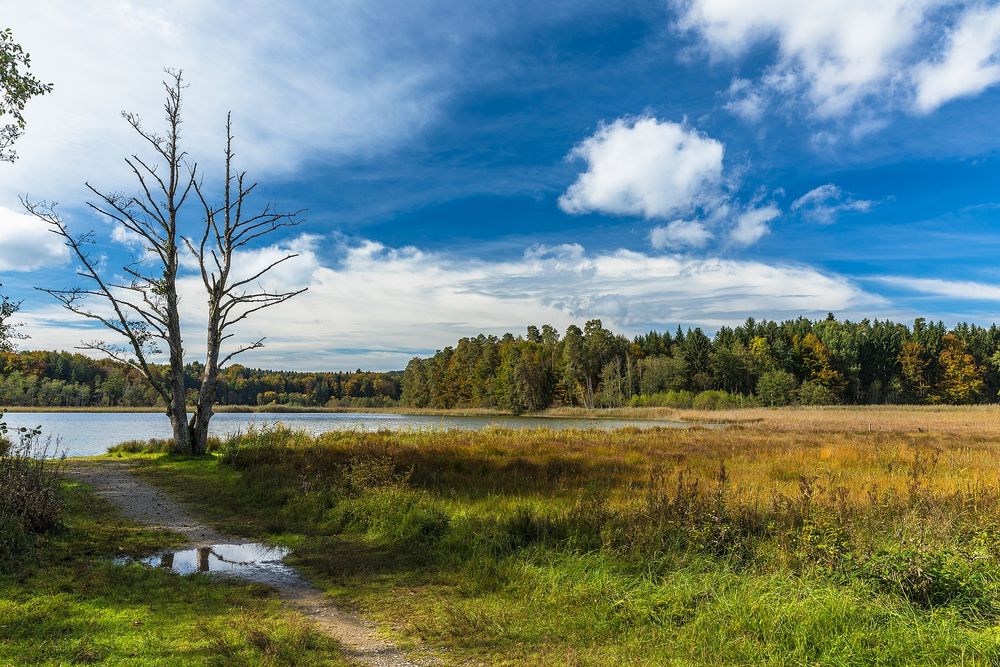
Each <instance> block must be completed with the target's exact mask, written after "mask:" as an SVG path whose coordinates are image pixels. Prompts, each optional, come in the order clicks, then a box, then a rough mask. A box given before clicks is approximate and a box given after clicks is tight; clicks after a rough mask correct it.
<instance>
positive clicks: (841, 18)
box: [673, 0, 1000, 120]
mask: <svg viewBox="0 0 1000 667" xmlns="http://www.w3.org/2000/svg"><path fill="white" fill-rule="evenodd" d="M673 4H674V5H675V7H677V8H678V10H679V12H680V18H679V21H678V26H679V27H680V28H681V29H682V30H688V31H692V32H694V33H695V34H697V35H699V36H700V38H701V40H702V44H703V46H704V47H705V50H707V51H708V52H709V54H710V55H711V57H712V58H714V59H720V58H735V57H738V56H741V55H744V54H746V53H747V52H748V51H749V50H750V49H751V47H753V46H755V45H757V44H759V43H773V44H776V45H777V58H776V60H775V61H774V62H773V63H772V64H771V65H770V66H769V67H768V68H767V69H766V70H765V71H764V73H763V74H762V75H761V76H760V78H759V79H758V80H757V81H756V82H754V83H753V85H750V84H747V83H745V82H744V81H743V80H741V79H737V80H736V81H734V85H733V87H732V88H731V90H730V102H729V103H728V104H727V108H728V109H730V110H731V111H733V112H734V113H737V114H738V115H741V116H743V117H744V118H748V119H750V120H753V119H754V118H758V119H759V118H760V117H761V116H762V112H761V111H760V109H761V108H762V107H763V106H764V105H766V103H767V100H768V98H769V97H770V96H774V95H779V96H782V97H784V98H788V97H801V98H802V99H803V100H804V101H805V102H806V103H807V104H808V105H809V106H810V107H811V108H812V110H813V112H814V113H815V114H816V116H817V117H819V118H821V119H830V118H836V117H840V116H844V115H846V114H849V113H851V112H853V111H856V110H857V109H858V108H859V107H860V106H861V105H862V104H863V103H864V102H866V101H870V100H874V101H876V102H877V103H878V104H879V105H881V106H885V105H892V104H896V103H905V104H912V105H913V108H914V109H915V110H918V111H923V112H926V111H930V110H933V109H934V108H937V106H939V105H940V104H943V103H944V102H946V101H948V100H950V99H953V98H955V97H959V96H963V95H973V94H976V93H978V92H980V91H982V90H984V89H985V88H986V87H988V86H990V85H992V84H994V83H996V82H997V81H1000V71H998V70H997V63H996V55H997V48H998V45H997V37H998V35H1000V23H998V17H1000V11H998V8H997V7H996V6H993V7H989V6H987V5H985V4H973V5H972V6H968V5H967V3H964V2H960V1H959V0H880V1H879V2H871V1H870V0H814V1H813V2H799V1H797V0H758V1H756V2H743V1H742V0H674V3H673ZM956 16H958V19H957V21H955V20H947V19H954V17H956ZM942 32H943V33H944V34H945V36H946V39H945V40H944V43H945V44H946V46H945V47H944V52H943V54H942V55H940V57H934V58H931V59H930V61H929V62H924V61H927V60H928V58H927V54H928V53H935V52H936V51H937V50H938V49H940V48H941V39H940V36H941V33H942ZM908 80H910V81H908ZM894 96H895V97H896V98H898V99H894ZM914 98H915V101H912V102H911V101H909V100H913V99H914Z"/></svg>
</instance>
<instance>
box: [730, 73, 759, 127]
mask: <svg viewBox="0 0 1000 667" xmlns="http://www.w3.org/2000/svg"><path fill="white" fill-rule="evenodd" d="M726 96H727V97H728V98H729V101H728V102H726V104H725V109H726V111H729V112H730V113H732V114H734V115H736V116H739V117H740V118H742V119H743V120H745V121H747V122H749V123H756V122H757V121H759V120H760V119H761V118H762V117H763V116H764V111H765V110H766V109H767V99H766V96H765V94H764V92H763V91H762V90H761V87H759V86H755V85H754V84H753V83H752V82H751V81H748V80H746V79H733V82H732V84H730V86H729V90H728V91H727V92H726Z"/></svg>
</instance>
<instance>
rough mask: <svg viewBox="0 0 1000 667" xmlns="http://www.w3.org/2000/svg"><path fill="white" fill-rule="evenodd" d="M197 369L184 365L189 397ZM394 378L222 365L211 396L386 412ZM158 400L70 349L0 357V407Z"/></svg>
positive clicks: (122, 369) (116, 369)
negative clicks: (381, 408)
mask: <svg viewBox="0 0 1000 667" xmlns="http://www.w3.org/2000/svg"><path fill="white" fill-rule="evenodd" d="M201 373H202V368H201V364H199V363H197V362H196V363H193V364H188V366H187V367H186V368H185V376H186V385H187V387H188V391H189V394H190V395H191V397H192V400H193V397H194V395H195V393H196V392H197V389H198V386H199V378H200V377H201ZM400 392H401V388H400V373H374V372H366V371H361V370H358V371H355V372H353V373H351V372H340V373H303V372H296V371H271V370H260V369H254V368H247V367H245V366H241V365H239V364H233V365H230V366H227V367H226V368H225V369H223V370H222V371H221V373H220V377H219V386H218V389H217V391H216V395H217V398H218V402H219V403H220V404H223V405H292V406H304V407H318V406H328V407H336V406H344V407H384V406H386V405H392V404H394V403H395V402H396V401H397V400H398V399H399V396H400ZM160 403H161V401H160V400H159V396H157V394H156V392H155V391H153V389H152V388H151V387H150V386H149V384H148V383H147V382H146V381H145V379H144V378H143V377H142V376H141V375H140V374H139V373H138V371H136V370H134V369H131V368H129V367H128V366H125V365H124V364H121V363H118V362H116V361H111V360H109V359H92V358H90V357H86V356H84V355H82V354H70V353H68V352H45V351H32V352H3V353H0V405H5V406H37V407H43V406H44V407H143V406H155V405H159V404H160Z"/></svg>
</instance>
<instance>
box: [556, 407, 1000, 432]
mask: <svg viewBox="0 0 1000 667" xmlns="http://www.w3.org/2000/svg"><path fill="white" fill-rule="evenodd" d="M545 415H546V416H550V417H613V418H622V419H673V420H681V421H689V422H698V423H704V424H739V425H742V426H745V427H751V428H758V429H760V430H763V431H772V430H780V431H817V432H818V431H828V432H845V433H860V432H868V431H889V432H894V433H909V432H915V433H919V432H939V433H953V434H985V435H1000V405H940V406H932V405H868V406H853V405H852V406H825V407H786V408H741V409H736V410H690V409H686V410H685V409H676V408H612V409H603V410H586V409H583V408H553V409H551V410H548V411H546V413H545Z"/></svg>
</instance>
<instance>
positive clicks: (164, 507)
mask: <svg viewBox="0 0 1000 667" xmlns="http://www.w3.org/2000/svg"><path fill="white" fill-rule="evenodd" d="M129 467H130V466H129V463H128V462H126V461H108V462H102V463H71V464H69V465H68V466H67V470H66V474H67V475H68V476H69V477H71V478H73V479H75V480H78V481H81V482H85V483H87V484H89V485H90V486H91V487H92V488H93V489H94V491H95V492H96V493H97V494H98V495H99V496H101V497H103V498H106V499H107V500H109V501H110V502H111V503H112V504H114V505H115V507H117V508H118V509H119V510H120V511H121V513H122V515H123V516H124V517H125V518H127V519H129V520H131V521H134V522H135V523H139V524H142V525H144V526H148V527H150V528H158V529H163V530H172V531H175V532H178V533H181V534H182V535H184V536H185V537H186V538H187V540H188V543H189V544H188V546H191V547H202V546H209V545H215V544H241V543H246V542H247V540H241V539H238V538H234V537H232V536H227V535H224V534H222V533H219V532H218V531H216V530H213V529H212V528H210V527H208V526H206V525H204V524H202V523H200V522H199V521H198V520H197V519H195V518H194V517H192V516H191V514H190V513H188V511H187V510H186V509H185V508H184V507H183V506H182V505H181V504H180V503H178V502H177V501H175V500H173V499H172V498H170V497H169V496H167V495H166V494H164V493H163V492H162V491H160V490H159V489H156V488H155V487H153V486H150V485H149V484H148V483H147V482H145V481H143V480H142V479H140V478H139V477H138V476H136V475H134V474H132V473H131V472H130V470H129ZM284 569H285V572H284V573H279V574H277V575H276V574H275V573H273V572H272V573H267V574H266V576H264V577H262V578H255V577H249V578H250V579H252V580H254V581H259V582H261V583H266V584H268V585H269V586H272V587H273V588H275V589H276V590H277V592H278V594H279V595H280V596H281V599H282V600H284V601H285V602H286V603H288V604H289V605H290V606H291V607H293V608H294V609H295V610H296V611H298V612H299V613H301V614H303V615H304V616H306V617H307V618H309V619H310V620H311V621H312V622H313V623H315V624H316V626H317V627H318V628H319V630H320V631H322V632H323V633H325V634H327V635H329V636H330V637H333V638H334V639H336V640H337V641H338V642H340V644H341V645H342V647H343V649H344V654H345V655H346V656H347V657H348V658H349V659H351V660H354V661H356V662H358V663H360V664H363V665H371V666H372V667H397V666H401V667H417V665H425V664H428V661H426V660H421V661H420V662H419V663H418V662H415V661H413V660H411V659H409V658H407V657H406V656H405V655H404V654H403V653H402V651H400V650H399V649H398V648H396V647H395V646H393V645H392V644H391V643H389V642H387V641H385V640H382V639H379V637H378V636H377V635H376V633H375V628H374V627H373V626H372V624H371V623H368V622H366V621H364V620H362V619H361V618H360V617H358V616H357V615H355V614H352V613H350V612H347V611H344V610H342V609H338V608H337V607H335V606H334V605H333V604H331V602H330V600H329V598H327V597H326V595H325V594H324V593H323V591H321V590H320V589H318V588H316V587H315V586H313V585H312V584H311V583H309V582H308V581H307V580H306V579H304V578H303V577H302V576H300V575H299V574H298V573H296V572H295V571H294V570H293V569H292V568H284Z"/></svg>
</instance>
